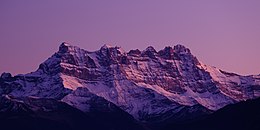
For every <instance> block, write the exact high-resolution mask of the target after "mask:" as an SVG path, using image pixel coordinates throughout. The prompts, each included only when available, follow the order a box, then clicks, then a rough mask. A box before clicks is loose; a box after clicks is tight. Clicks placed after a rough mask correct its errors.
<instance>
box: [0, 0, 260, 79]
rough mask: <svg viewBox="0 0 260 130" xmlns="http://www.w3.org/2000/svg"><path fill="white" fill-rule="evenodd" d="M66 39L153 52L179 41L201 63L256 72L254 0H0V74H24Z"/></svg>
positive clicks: (257, 6)
mask: <svg viewBox="0 0 260 130" xmlns="http://www.w3.org/2000/svg"><path fill="white" fill-rule="evenodd" d="M63 41H66V42H69V43H71V44H73V45H76V46H79V47H81V48H84V49H86V50H89V51H94V50H98V49H99V48H100V47H101V46H102V45H104V44H110V45H113V46H121V47H122V48H124V49H125V50H126V51H128V50H130V49H137V48H138V49H140V50H143V49H145V48H146V47H147V46H149V45H151V46H154V47H155V48H156V49H157V50H160V49H163V48H164V47H165V46H174V45H176V44H177V43H181V44H183V45H185V46H186V47H188V48H190V49H191V51H192V53H193V54H194V55H195V56H196V57H197V58H198V59H199V60H200V61H202V62H204V63H205V64H209V65H213V66H216V67H218V68H221V69H223V70H226V71H229V72H236V73H238V74H243V75H248V74H260V60H259V56H260V0H0V73H2V72H11V73H12V74H19V73H28V72H31V71H34V70H36V69H37V68H38V65H39V64H40V63H42V62H43V61H44V60H46V59H47V58H48V57H50V56H51V55H52V54H53V53H55V51H57V50H58V46H59V45H60V44H61V42H63Z"/></svg>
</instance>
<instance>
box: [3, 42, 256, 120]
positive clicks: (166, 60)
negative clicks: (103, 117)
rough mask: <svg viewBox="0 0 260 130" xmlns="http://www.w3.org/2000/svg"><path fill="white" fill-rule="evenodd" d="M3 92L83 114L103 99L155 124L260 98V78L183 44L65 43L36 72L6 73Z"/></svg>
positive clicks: (139, 118)
mask: <svg viewBox="0 0 260 130" xmlns="http://www.w3.org/2000/svg"><path fill="white" fill-rule="evenodd" d="M83 88H84V89H83ZM0 94H1V95H11V96H12V97H39V98H52V99H56V100H59V101H62V102H65V103H67V104H69V105H71V106H73V107H75V108H77V109H79V110H81V111H83V112H88V111H89V109H90V108H91V104H93V100H97V99H98V100H101V99H102V102H104V101H106V103H105V104H106V105H107V107H109V106H110V104H111V106H114V105H116V106H117V107H119V108H121V109H122V110H123V111H125V112H127V113H129V114H130V115H132V116H133V117H134V118H135V119H137V120H139V121H143V122H151V121H154V120H153V119H157V121H160V120H166V119H170V118H184V117H182V116H183V115H184V116H185V114H189V113H196V112H198V113H199V112H201V111H208V112H212V111H216V110H218V109H220V108H222V107H224V106H226V105H228V104H233V103H236V102H240V101H243V100H247V99H255V98H257V97H260V76H259V75H255V76H240V75H237V74H234V73H228V72H225V71H222V70H220V69H218V68H215V67H212V66H208V65H205V64H203V63H202V62H200V61H199V60H198V59H197V58H196V57H195V56H193V55H192V53H191V51H190V50H189V49H188V48H186V47H184V46H182V45H176V46H174V47H165V48H164V49H162V50H160V51H156V50H155V49H154V48H153V47H151V46H150V47H148V48H146V49H145V50H143V51H140V50H138V49H137V50H130V51H129V52H126V51H124V50H123V49H122V48H120V47H112V46H108V45H104V46H103V47H101V49H100V50H97V51H94V52H89V51H87V50H84V49H81V48H79V47H76V46H72V45H70V44H68V43H62V44H61V45H60V47H59V50H58V51H57V52H56V53H55V54H54V55H52V56H51V57H50V58H48V59H47V60H46V61H45V62H43V63H42V64H40V66H39V68H38V70H36V71H35V72H31V73H28V74H23V75H17V76H14V77H12V76H11V75H10V74H7V73H5V74H3V75H2V76H1V78H0ZM100 98H101V99H100ZM103 100H104V101H103ZM96 104H97V103H96ZM101 105H102V104H101ZM107 107H104V108H107ZM181 112H185V114H180V113H181ZM158 119H160V120H158Z"/></svg>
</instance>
